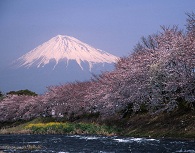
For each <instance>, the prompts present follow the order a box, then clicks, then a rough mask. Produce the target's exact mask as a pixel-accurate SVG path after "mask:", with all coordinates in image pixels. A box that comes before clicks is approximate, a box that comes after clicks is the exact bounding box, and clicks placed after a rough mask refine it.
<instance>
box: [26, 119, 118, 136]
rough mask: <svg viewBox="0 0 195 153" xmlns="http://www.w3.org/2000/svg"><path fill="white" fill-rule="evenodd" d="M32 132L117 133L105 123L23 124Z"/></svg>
mask: <svg viewBox="0 0 195 153" xmlns="http://www.w3.org/2000/svg"><path fill="white" fill-rule="evenodd" d="M25 129H26V130H29V131H30V133H33V134H101V135H114V134H116V133H117V131H116V129H114V128H111V127H109V126H105V125H98V124H94V123H69V122H65V123H60V122H49V123H35V124H28V125H27V126H25Z"/></svg>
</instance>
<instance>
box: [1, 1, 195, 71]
mask: <svg viewBox="0 0 195 153" xmlns="http://www.w3.org/2000/svg"><path fill="white" fill-rule="evenodd" d="M194 8H195V0H0V53H1V56H0V68H2V67H4V66H6V65H7V64H9V63H10V62H11V61H12V60H14V59H16V58H18V57H20V56H21V55H23V54H24V53H27V52H28V51H30V50H32V49H34V48H35V47H37V46H38V45H40V44H42V43H43V42H45V41H47V40H49V39H50V38H52V37H54V36H56V35H58V34H62V35H69V36H73V37H76V38H78V39H80V40H81V41H83V42H85V43H87V44H90V45H92V46H93V47H95V48H99V49H102V50H104V51H107V52H109V53H112V54H114V55H117V56H127V55H129V54H130V53H131V50H132V48H133V47H134V45H135V44H136V43H137V42H138V41H139V40H140V37H142V36H147V35H149V34H152V33H155V32H157V31H160V25H166V26H169V25H178V26H179V27H180V28H184V26H185V20H186V15H185V13H186V12H192V11H194V10H195V9H194Z"/></svg>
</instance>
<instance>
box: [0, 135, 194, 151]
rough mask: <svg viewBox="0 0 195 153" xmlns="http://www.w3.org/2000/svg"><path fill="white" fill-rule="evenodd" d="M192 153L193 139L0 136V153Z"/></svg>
mask: <svg viewBox="0 0 195 153" xmlns="http://www.w3.org/2000/svg"><path fill="white" fill-rule="evenodd" d="M12 152H13V153H15V152H16V153H17V152H18V153H26V152H32V153H183V152H184V153H195V141H194V140H174V139H149V138H148V139H147V138H132V137H117V136H116V137H115V136H114V137H105V136H95V135H0V153H12Z"/></svg>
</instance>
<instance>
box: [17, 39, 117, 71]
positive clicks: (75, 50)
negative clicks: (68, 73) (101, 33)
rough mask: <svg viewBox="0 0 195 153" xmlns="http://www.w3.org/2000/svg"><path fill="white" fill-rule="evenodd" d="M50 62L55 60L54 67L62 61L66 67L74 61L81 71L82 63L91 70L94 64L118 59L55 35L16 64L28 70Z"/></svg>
mask: <svg viewBox="0 0 195 153" xmlns="http://www.w3.org/2000/svg"><path fill="white" fill-rule="evenodd" d="M51 60H55V62H56V65H57V64H58V63H59V61H64V62H66V63H67V66H68V62H69V61H70V60H75V61H76V62H77V64H78V65H79V66H80V68H81V69H83V67H82V62H87V63H88V64H89V69H90V70H91V68H92V67H93V65H94V64H99V63H115V62H116V61H117V60H118V57H116V56H114V55H112V54H109V53H107V52H104V51H102V50H99V49H95V48H93V47H92V46H90V45H88V44H86V43H83V42H81V41H80V40H78V39H76V38H74V37H71V36H63V35H57V36H56V37H53V38H51V39H50V40H49V41H47V42H45V43H43V44H42V45H40V46H38V47H36V48H35V49H33V50H31V51H30V52H28V53H26V54H24V55H23V56H21V57H20V58H18V59H17V60H16V62H17V63H18V66H19V67H27V68H29V67H31V66H37V68H39V67H44V66H45V65H46V64H48V63H49V62H50V61H51ZM56 65H55V66H56ZM55 66H54V68H55Z"/></svg>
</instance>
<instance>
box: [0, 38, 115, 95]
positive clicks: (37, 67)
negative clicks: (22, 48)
mask: <svg viewBox="0 0 195 153" xmlns="http://www.w3.org/2000/svg"><path fill="white" fill-rule="evenodd" d="M117 60H118V57H117V56H114V55H112V54H109V53H107V52H105V51H102V50H99V49H96V48H94V47H92V46H90V45H88V44H86V43H83V42H81V41H80V40H78V39H76V38H73V37H70V36H63V35H58V36H56V37H53V38H51V39H50V40H48V41H47V42H45V43H43V44H41V45H39V46H38V47H36V48H35V49H33V50H31V51H29V52H27V53H26V54H24V55H23V56H21V57H19V58H18V59H16V60H15V61H13V63H12V66H11V68H8V69H5V70H4V71H3V72H0V73H1V75H0V85H1V86H0V88H1V89H0V90H1V91H4V92H9V91H11V90H22V89H29V90H32V91H34V92H37V93H39V94H42V93H44V92H45V90H46V87H48V86H52V85H59V84H64V83H67V82H74V81H88V80H90V78H91V77H92V74H96V75H98V74H100V73H102V72H104V71H110V70H112V69H113V68H114V63H116V62H117Z"/></svg>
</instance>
